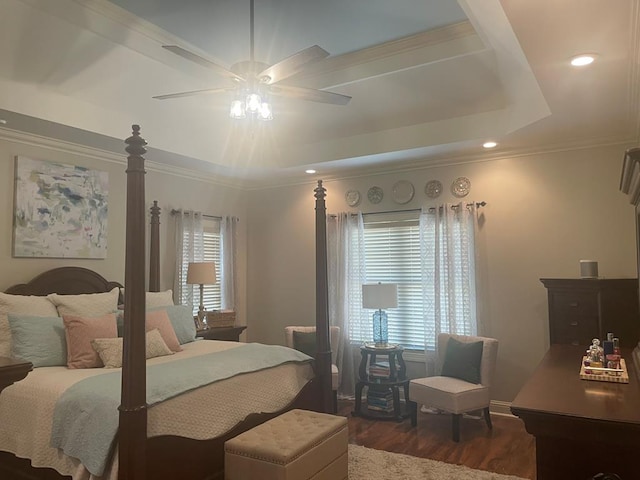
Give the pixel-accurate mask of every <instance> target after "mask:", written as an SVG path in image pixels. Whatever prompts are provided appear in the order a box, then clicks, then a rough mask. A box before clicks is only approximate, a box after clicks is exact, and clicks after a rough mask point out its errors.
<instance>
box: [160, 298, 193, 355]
mask: <svg viewBox="0 0 640 480" xmlns="http://www.w3.org/2000/svg"><path fill="white" fill-rule="evenodd" d="M149 310H150V311H152V310H166V312H167V315H169V320H171V325H173V329H174V330H175V332H176V337H178V341H179V342H180V345H183V344H185V343H189V342H194V341H195V340H196V323H195V321H194V320H193V312H192V310H191V308H190V307H187V306H185V305H167V306H166V307H157V308H150V309H149Z"/></svg>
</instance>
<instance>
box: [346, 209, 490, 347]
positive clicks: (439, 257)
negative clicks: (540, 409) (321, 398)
mask: <svg viewBox="0 0 640 480" xmlns="http://www.w3.org/2000/svg"><path fill="white" fill-rule="evenodd" d="M453 208H454V209H455V211H457V209H456V207H455V206H454V207H453ZM467 213H468V212H465V215H459V214H455V215H450V216H449V218H447V219H445V218H444V216H442V217H437V216H436V215H435V214H434V213H430V214H425V215H423V216H422V217H420V214H419V212H405V213H392V214H369V215H366V216H364V235H363V237H364V263H365V268H366V278H367V283H374V282H382V283H395V284H397V286H398V307H397V308H389V309H387V310H386V313H387V317H388V327H389V342H390V343H399V344H401V345H403V346H404V348H406V349H408V350H425V347H426V350H428V351H435V347H436V337H437V333H438V332H445V333H456V334H462V335H475V334H477V324H476V315H475V281H474V276H475V274H474V265H473V263H474V262H473V256H474V254H473V249H474V247H473V233H472V232H470V231H469V230H473V226H472V224H473V217H472V216H470V215H468V214H467ZM425 218H426V220H425V221H424V224H423V225H421V222H422V221H423V220H424V219H425ZM421 219H422V220H421ZM436 224H437V225H436ZM421 228H422V240H421V234H420V230H421ZM357 241H358V240H357V238H354V239H352V242H356V243H357ZM421 241H422V242H424V244H423V245H422V247H423V248H422V249H421V244H420V242H421ZM354 248H357V247H355V245H354ZM421 257H424V258H421ZM351 288H356V287H355V286H353V285H352V286H351ZM353 303H355V302H353ZM349 309H350V310H351V314H350V317H351V318H353V319H356V318H358V317H359V315H360V313H361V310H360V311H358V310H359V309H361V305H354V304H350V305H349ZM367 312H368V314H369V315H370V316H373V310H367ZM370 324H371V322H368V323H364V324H363V323H361V322H357V321H354V322H350V325H349V328H350V331H349V335H350V339H351V341H352V342H353V343H363V342H365V341H371V337H372V332H371V326H370Z"/></svg>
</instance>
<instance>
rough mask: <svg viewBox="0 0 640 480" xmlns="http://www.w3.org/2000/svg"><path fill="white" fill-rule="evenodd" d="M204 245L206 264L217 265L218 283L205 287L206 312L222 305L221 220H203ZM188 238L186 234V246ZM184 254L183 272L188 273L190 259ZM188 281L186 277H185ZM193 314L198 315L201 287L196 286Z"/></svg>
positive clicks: (185, 286)
mask: <svg viewBox="0 0 640 480" xmlns="http://www.w3.org/2000/svg"><path fill="white" fill-rule="evenodd" d="M202 229H203V243H204V259H203V261H205V262H214V263H215V264H216V276H217V283H216V284H215V285H204V289H203V303H204V307H205V309H206V310H219V309H220V308H221V305H222V300H221V293H220V290H221V289H220V278H221V277H220V273H221V272H220V269H221V268H222V264H221V262H220V244H221V241H220V220H218V219H215V218H206V217H205V218H203V219H202ZM187 236H188V234H185V244H186V243H187V241H186V240H187ZM185 254H186V252H183V255H182V267H183V269H184V270H183V271H185V272H186V271H187V268H188V267H189V259H188V257H187V256H186V255H185ZM184 279H185V281H186V275H185V276H184ZM189 287H191V285H186V284H185V285H183V289H186V288H189ZM193 303H194V305H193V314H194V315H195V314H197V313H198V307H199V304H200V286H199V285H195V286H194V290H193Z"/></svg>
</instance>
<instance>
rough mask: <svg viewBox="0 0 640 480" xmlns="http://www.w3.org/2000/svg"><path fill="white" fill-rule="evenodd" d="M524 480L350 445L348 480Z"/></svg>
mask: <svg viewBox="0 0 640 480" xmlns="http://www.w3.org/2000/svg"><path fill="white" fill-rule="evenodd" d="M387 479H388V480H411V479H420V480H524V479H522V478H520V477H514V476H513V475H501V474H499V473H492V472H486V471H484V470H474V469H473V468H468V467H463V466H460V465H450V464H448V463H444V462H438V461H435V460H429V459H426V458H417V457H412V456H410V455H402V454H399V453H389V452H384V451H382V450H374V449H372V448H365V447H361V446H358V445H349V480H387Z"/></svg>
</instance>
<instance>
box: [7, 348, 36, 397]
mask: <svg viewBox="0 0 640 480" xmlns="http://www.w3.org/2000/svg"><path fill="white" fill-rule="evenodd" d="M31 370H33V365H32V364H31V362H25V361H23V360H16V359H13V358H7V357H0V392H2V390H4V389H5V388H6V387H8V386H9V385H11V384H13V383H15V382H19V381H20V380H22V379H23V378H24V377H26V376H27V374H28V373H29V372H30V371H31Z"/></svg>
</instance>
